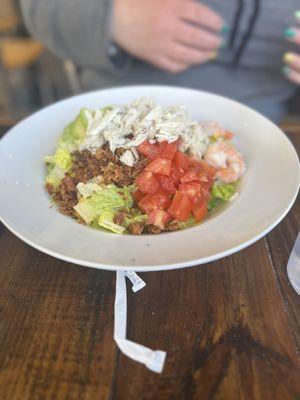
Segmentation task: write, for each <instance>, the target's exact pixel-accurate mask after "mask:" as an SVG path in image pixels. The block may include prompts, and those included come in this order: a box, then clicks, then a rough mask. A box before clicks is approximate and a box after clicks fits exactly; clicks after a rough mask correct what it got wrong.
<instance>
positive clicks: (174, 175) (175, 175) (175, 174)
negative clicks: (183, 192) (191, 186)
mask: <svg viewBox="0 0 300 400" xmlns="http://www.w3.org/2000/svg"><path fill="white" fill-rule="evenodd" d="M183 174H184V169H182V168H179V167H177V165H176V164H174V163H173V165H172V167H171V171H170V178H171V180H172V182H173V183H174V185H177V184H178V183H179V182H180V177H181V176H182V175H183Z"/></svg>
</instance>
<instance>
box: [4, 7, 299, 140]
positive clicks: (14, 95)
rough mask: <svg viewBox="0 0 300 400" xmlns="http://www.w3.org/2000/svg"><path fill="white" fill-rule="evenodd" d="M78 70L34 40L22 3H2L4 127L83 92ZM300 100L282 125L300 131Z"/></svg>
mask: <svg viewBox="0 0 300 400" xmlns="http://www.w3.org/2000/svg"><path fill="white" fill-rule="evenodd" d="M80 91H81V88H80V83H79V79H78V78H77V72H76V67H75V66H74V64H73V63H72V62H71V61H69V60H60V59H58V58H57V57H55V56H54V55H52V54H51V53H50V52H49V51H47V50H46V49H45V48H43V46H42V45H41V44H40V43H38V42H36V41H35V40H33V39H31V38H30V35H29V34H28V32H27V30H26V28H25V26H24V23H23V21H22V17H21V12H20V7H19V2H18V0H1V1H0V125H11V124H13V123H15V122H16V121H18V120H20V119H22V118H24V117H25V116H27V115H29V114H31V113H32V112H34V111H35V110H37V109H40V108H41V107H44V106H46V105H48V104H51V103H53V102H55V101H57V100H59V99H62V98H65V97H68V96H71V95H73V94H76V93H80ZM299 104H300V101H299V98H296V99H293V101H292V102H291V106H290V108H289V112H288V115H287V116H286V118H285V120H284V121H283V123H282V126H283V128H284V129H285V130H286V131H290V132H294V131H297V132H300V118H299V116H300V106H299Z"/></svg>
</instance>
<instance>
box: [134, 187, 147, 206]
mask: <svg viewBox="0 0 300 400" xmlns="http://www.w3.org/2000/svg"><path fill="white" fill-rule="evenodd" d="M144 196H145V195H144V193H142V192H141V191H140V190H139V189H136V190H135V191H134V192H133V193H132V197H133V200H134V201H135V202H136V203H138V202H139V201H141V200H142V198H143V197H144Z"/></svg>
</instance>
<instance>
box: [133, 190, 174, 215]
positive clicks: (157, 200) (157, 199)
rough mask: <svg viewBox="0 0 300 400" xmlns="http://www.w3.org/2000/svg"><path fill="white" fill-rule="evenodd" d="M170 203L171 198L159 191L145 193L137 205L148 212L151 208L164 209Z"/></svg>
mask: <svg viewBox="0 0 300 400" xmlns="http://www.w3.org/2000/svg"><path fill="white" fill-rule="evenodd" d="M170 204H171V200H170V199H169V196H168V195H167V193H165V192H163V191H159V192H157V193H155V194H147V195H146V196H145V197H143V198H142V200H141V201H140V202H139V207H140V209H141V210H142V211H144V212H145V213H147V214H150V213H151V212H152V211H153V210H156V209H160V210H166V209H167V208H168V207H169V206H170Z"/></svg>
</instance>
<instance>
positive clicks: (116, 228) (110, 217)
mask: <svg viewBox="0 0 300 400" xmlns="http://www.w3.org/2000/svg"><path fill="white" fill-rule="evenodd" d="M115 215H116V212H114V211H112V210H105V211H103V212H102V213H101V214H100V216H99V218H98V225H99V226H101V227H102V228H106V229H108V230H110V231H112V232H114V233H118V234H121V233H123V232H124V231H125V230H126V228H124V226H121V225H117V224H115V223H114V216H115Z"/></svg>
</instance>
